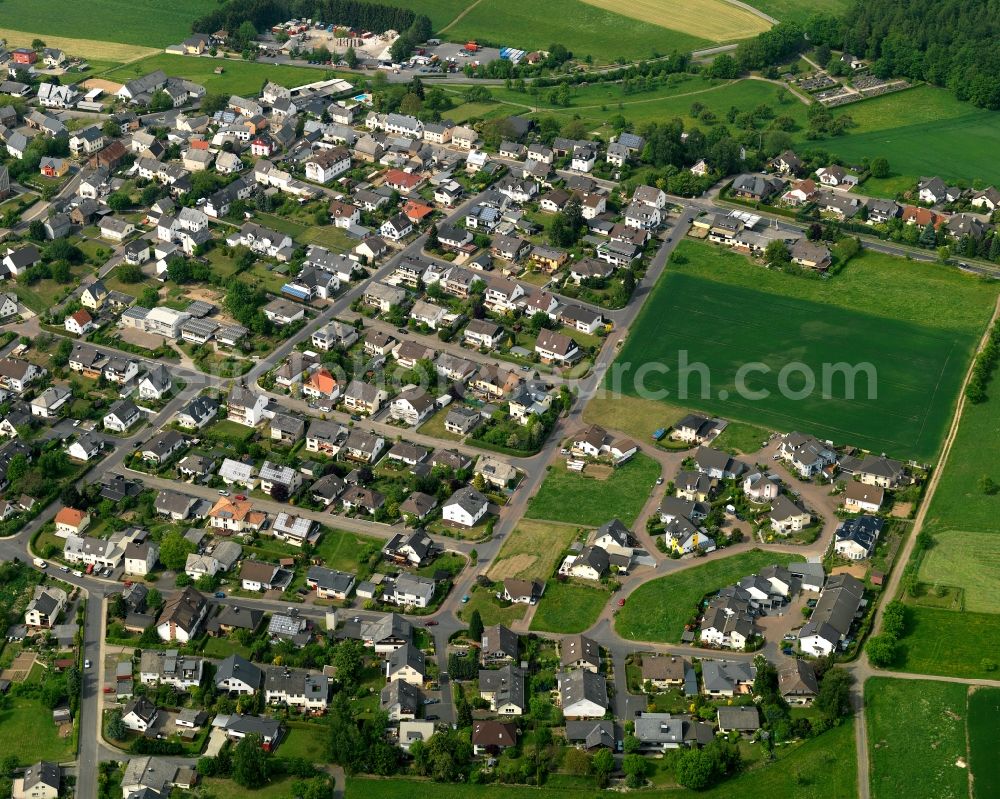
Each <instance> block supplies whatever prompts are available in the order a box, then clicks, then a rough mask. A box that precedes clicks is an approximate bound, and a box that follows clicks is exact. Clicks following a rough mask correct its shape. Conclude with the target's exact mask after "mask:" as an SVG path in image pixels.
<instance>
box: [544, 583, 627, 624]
mask: <svg viewBox="0 0 1000 799" xmlns="http://www.w3.org/2000/svg"><path fill="white" fill-rule="evenodd" d="M610 598H611V593H610V592H609V591H607V590H606V589H604V588H597V587H595V588H591V587H590V586H589V585H580V584H578V583H559V582H556V581H554V580H553V581H551V582H549V584H548V586H547V587H546V588H545V594H544V595H543V596H542V598H541V600H540V601H539V603H538V609H537V610H536V611H535V615H534V618H532V620H531V629H532V630H537V631H541V632H548V633H565V634H567V635H568V634H571V633H582V632H583V631H584V630H586V629H588V628H589V627H592V626H593V624H594V622H596V621H597V617H598V616H600V615H601V611H602V610H603V609H604V606H605V605H606V604H607V602H608V600H609V599H610Z"/></svg>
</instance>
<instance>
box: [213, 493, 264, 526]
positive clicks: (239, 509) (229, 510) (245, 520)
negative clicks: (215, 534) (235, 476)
mask: <svg viewBox="0 0 1000 799" xmlns="http://www.w3.org/2000/svg"><path fill="white" fill-rule="evenodd" d="M208 518H209V520H210V522H211V525H212V527H214V528H215V529H216V530H219V531H228V532H240V533H241V532H243V531H244V530H259V529H260V528H261V527H262V526H263V525H264V522H265V521H267V514H266V513H264V512H263V511H259V510H254V509H253V503H252V502H250V501H249V500H246V499H233V498H231V497H219V501H218V502H216V503H215V505H214V507H213V508H212V510H210V511H209V512H208Z"/></svg>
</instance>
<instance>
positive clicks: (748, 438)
mask: <svg viewBox="0 0 1000 799" xmlns="http://www.w3.org/2000/svg"><path fill="white" fill-rule="evenodd" d="M768 435H770V433H769V432H768V431H767V430H765V429H764V428H763V427H757V426H756V425H752V424H744V423H743V422H730V423H729V425H727V427H726V429H725V430H723V431H722V432H721V433H720V434H719V437H718V438H717V439H715V441H714V442H713V443H712V446H713V447H715V448H716V449H724V450H727V451H730V450H736V451H737V452H740V453H742V454H744V455H749V454H751V453H753V452H756V451H757V450H759V449H760V445H761V444H763V443H764V442H765V441H767V437H768Z"/></svg>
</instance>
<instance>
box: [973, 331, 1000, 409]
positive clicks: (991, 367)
mask: <svg viewBox="0 0 1000 799" xmlns="http://www.w3.org/2000/svg"><path fill="white" fill-rule="evenodd" d="M998 359H1000V324H995V325H993V329H992V330H991V331H990V335H989V338H988V339H987V340H986V345H985V346H984V347H983V349H982V351H980V353H979V354H978V355H977V356H976V362H975V364H973V367H972V377H970V378H969V382H968V384H967V385H966V386H965V396H966V399H968V400H969V402H972V403H976V404H978V403H980V402H985V401H986V399H987V396H986V387H987V386H988V385H989V382H990V380H991V379H992V378H993V373H994V372H995V371H996V368H997V360H998Z"/></svg>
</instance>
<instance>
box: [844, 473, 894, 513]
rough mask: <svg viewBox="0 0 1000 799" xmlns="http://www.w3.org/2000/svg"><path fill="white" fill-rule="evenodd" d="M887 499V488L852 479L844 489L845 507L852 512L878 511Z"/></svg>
mask: <svg viewBox="0 0 1000 799" xmlns="http://www.w3.org/2000/svg"><path fill="white" fill-rule="evenodd" d="M884 501H885V489H884V488H882V487H881V486H873V485H866V484H865V483H860V482H856V481H854V480H852V481H851V482H849V483H848V484H847V488H846V490H845V491H844V509H845V510H848V511H850V512H851V513H878V512H879V511H880V510H881V509H882V503H883V502H884Z"/></svg>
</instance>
